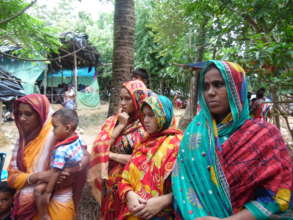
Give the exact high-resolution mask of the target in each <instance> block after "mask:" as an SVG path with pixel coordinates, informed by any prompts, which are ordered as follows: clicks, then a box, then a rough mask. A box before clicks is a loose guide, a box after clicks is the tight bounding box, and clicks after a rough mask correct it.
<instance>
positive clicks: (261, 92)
mask: <svg viewBox="0 0 293 220" xmlns="http://www.w3.org/2000/svg"><path fill="white" fill-rule="evenodd" d="M265 92H266V90H265V88H260V89H259V90H257V91H256V98H258V99H262V98H263V97H264V96H265Z"/></svg>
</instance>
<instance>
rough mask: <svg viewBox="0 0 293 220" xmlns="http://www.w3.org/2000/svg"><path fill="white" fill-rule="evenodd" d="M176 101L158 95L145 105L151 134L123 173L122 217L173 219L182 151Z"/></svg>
mask: <svg viewBox="0 0 293 220" xmlns="http://www.w3.org/2000/svg"><path fill="white" fill-rule="evenodd" d="M173 117H174V116H173V106H172V102H171V101H170V100H169V99H168V98H167V97H165V96H159V95H156V94H153V95H151V96H150V97H147V98H146V99H145V101H144V102H143V104H142V116H141V121H142V123H143V126H144V128H145V130H146V131H147V132H148V134H149V136H148V137H146V138H145V139H144V140H143V141H142V142H141V143H139V144H138V145H137V146H136V147H135V151H134V153H133V155H132V157H131V160H130V161H129V162H128V164H127V165H126V167H125V168H124V171H123V173H122V181H121V183H120V184H119V196H120V198H121V199H122V200H123V201H125V202H124V203H123V206H121V211H120V215H119V217H118V219H121V220H122V219H157V220H158V219H166V220H167V219H173V211H172V207H171V203H172V193H171V178H170V173H171V171H172V169H173V167H174V165H175V161H176V158H177V153H178V150H179V144H180V140H181V138H182V133H181V131H179V130H177V129H175V128H174V127H175V126H174V124H175V123H174V118H173Z"/></svg>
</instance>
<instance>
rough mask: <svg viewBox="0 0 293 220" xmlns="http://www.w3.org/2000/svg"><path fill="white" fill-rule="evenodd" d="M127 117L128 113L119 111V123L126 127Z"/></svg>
mask: <svg viewBox="0 0 293 220" xmlns="http://www.w3.org/2000/svg"><path fill="white" fill-rule="evenodd" d="M128 119H129V114H127V113H126V112H121V113H120V114H119V116H118V121H119V125H121V126H124V127H126V125H127V123H128Z"/></svg>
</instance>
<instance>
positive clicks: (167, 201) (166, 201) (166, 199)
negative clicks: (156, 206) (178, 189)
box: [160, 193, 173, 208]
mask: <svg viewBox="0 0 293 220" xmlns="http://www.w3.org/2000/svg"><path fill="white" fill-rule="evenodd" d="M160 197H161V198H162V205H163V208H166V207H168V206H169V205H171V204H172V199H173V194H172V193H168V194H165V195H162V196H160Z"/></svg>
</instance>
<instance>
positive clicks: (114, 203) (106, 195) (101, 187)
mask: <svg viewBox="0 0 293 220" xmlns="http://www.w3.org/2000/svg"><path fill="white" fill-rule="evenodd" d="M123 87H124V88H126V89H127V90H128V92H129V94H130V95H131V98H132V102H133V104H134V114H135V115H134V116H133V117H132V121H131V122H130V123H129V124H128V125H127V126H126V127H125V128H124V129H123V131H122V132H121V134H120V135H119V136H118V137H117V138H116V140H115V142H114V144H113V145H112V146H110V141H111V135H112V132H113V130H114V128H115V126H116V125H117V123H118V116H119V114H116V115H114V116H111V117H109V118H108V119H107V120H106V121H105V123H104V124H103V125H102V127H101V130H100V132H99V133H98V135H97V138H96V140H95V141H94V144H93V150H92V153H91V162H90V170H89V173H88V182H89V183H90V185H91V189H92V194H93V195H94V197H95V199H96V200H97V202H98V203H99V205H100V207H101V208H100V209H101V212H100V213H101V214H100V218H101V219H109V220H112V219H116V218H117V216H118V214H119V210H120V206H121V203H122V201H121V200H120V199H119V197H118V192H117V189H118V183H119V182H120V180H121V173H122V170H123V168H124V166H125V165H124V164H121V163H118V162H115V161H112V160H109V153H110V151H111V152H114V153H119V154H129V155H130V154H132V152H133V147H134V145H135V143H137V142H140V141H141V140H142V138H143V137H144V135H145V132H144V129H143V127H142V125H141V123H140V121H139V120H138V110H139V107H140V102H141V101H142V100H143V99H144V97H145V96H146V94H147V88H146V86H145V85H144V84H143V82H141V81H139V80H133V81H128V82H126V83H124V84H123Z"/></svg>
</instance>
